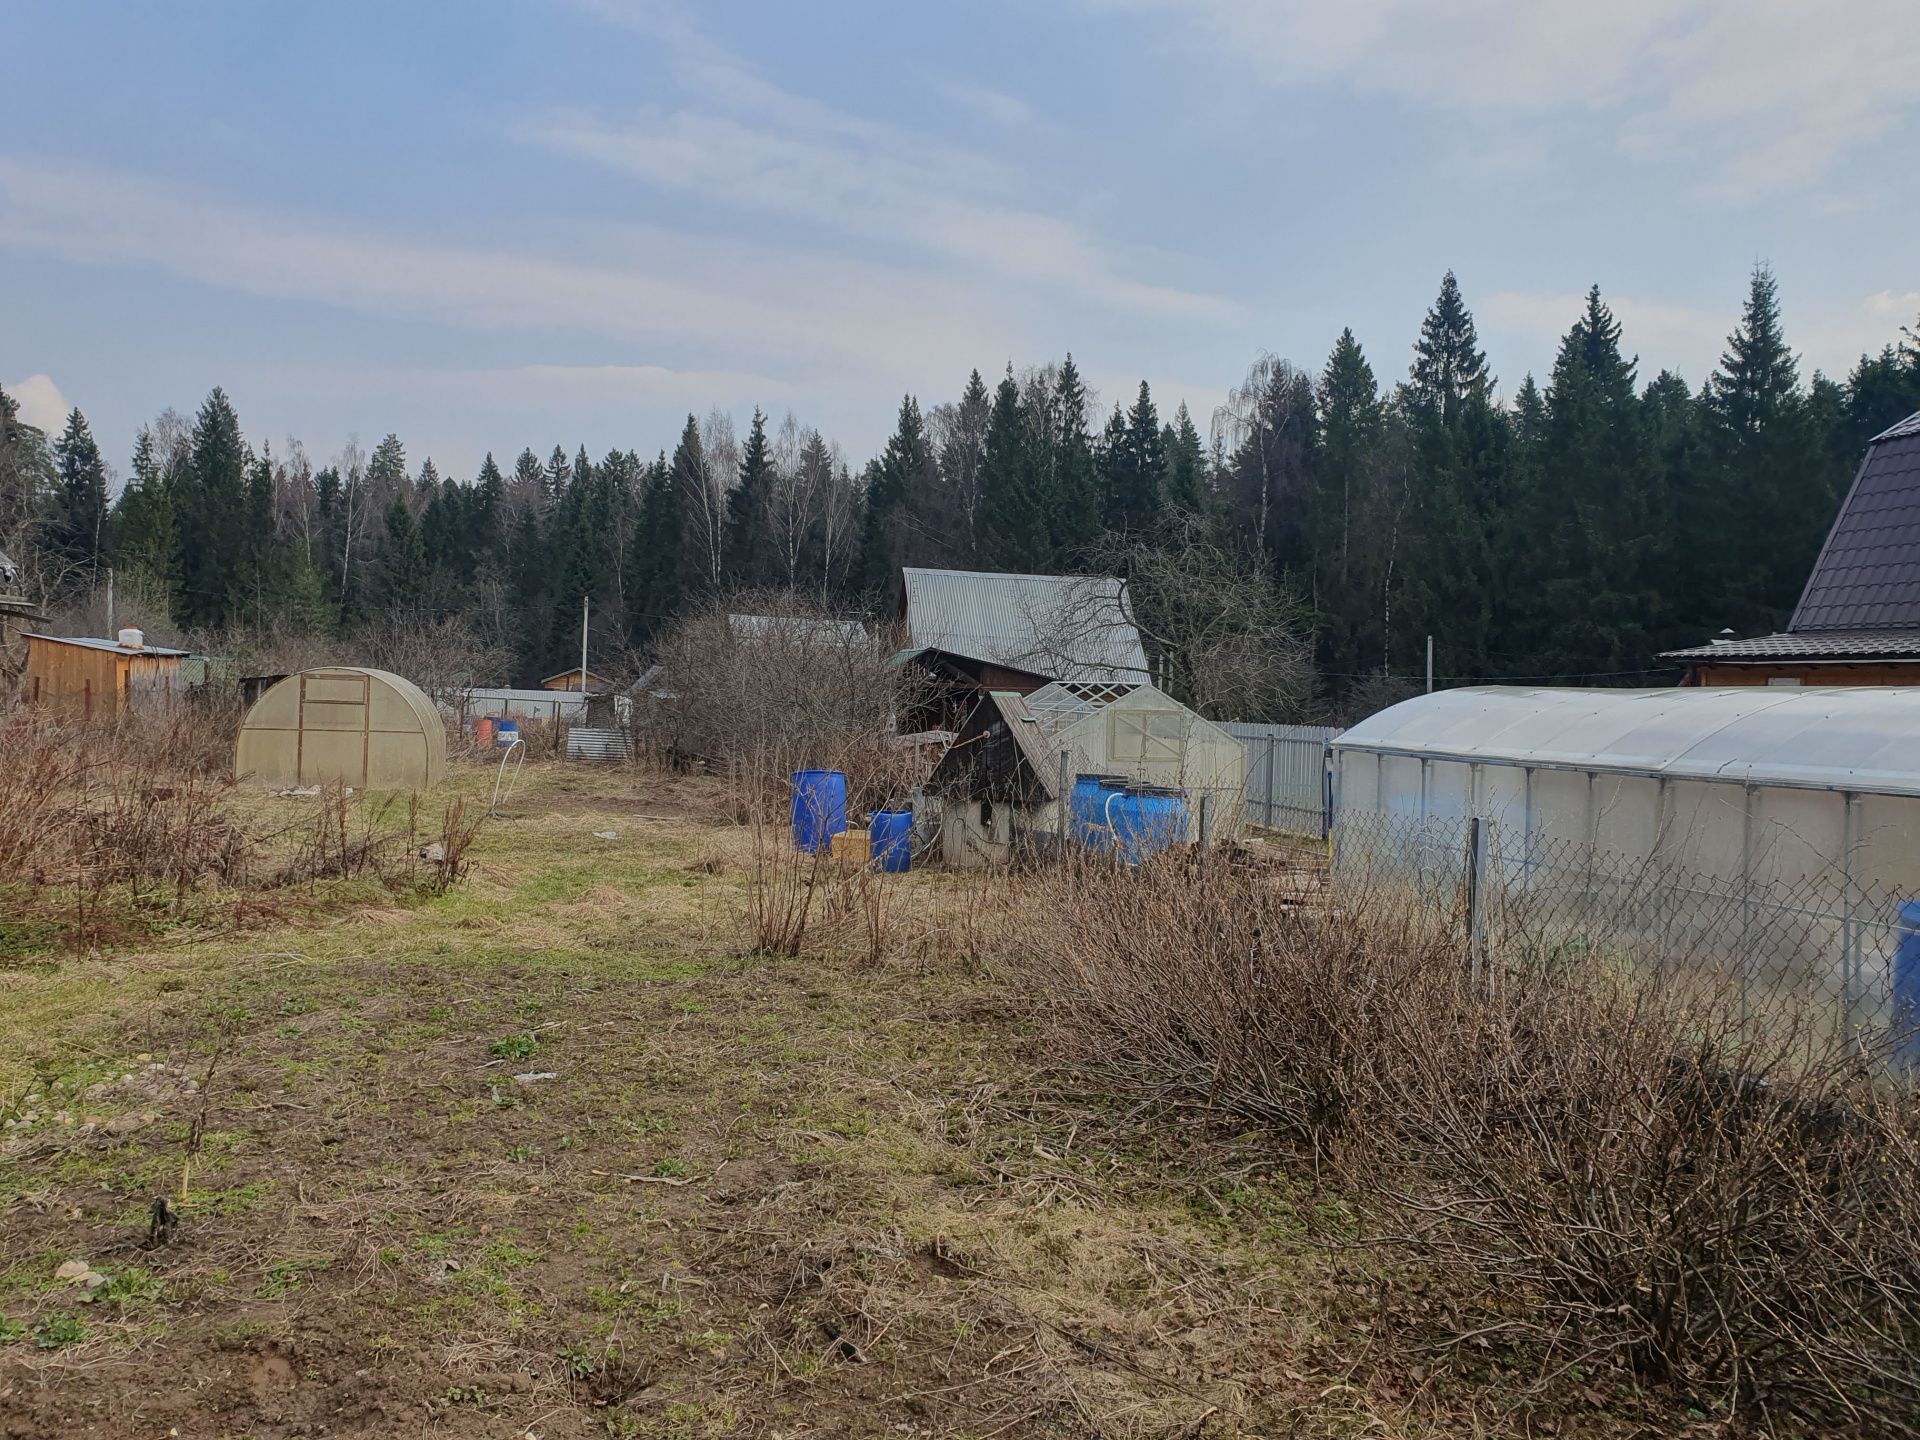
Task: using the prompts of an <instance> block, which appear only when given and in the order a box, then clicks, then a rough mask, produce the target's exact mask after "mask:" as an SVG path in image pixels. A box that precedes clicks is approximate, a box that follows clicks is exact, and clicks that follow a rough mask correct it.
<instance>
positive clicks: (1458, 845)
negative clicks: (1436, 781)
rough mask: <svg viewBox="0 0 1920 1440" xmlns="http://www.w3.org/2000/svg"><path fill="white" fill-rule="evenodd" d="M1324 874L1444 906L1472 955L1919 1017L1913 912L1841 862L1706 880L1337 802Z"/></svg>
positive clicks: (1606, 854)
mask: <svg viewBox="0 0 1920 1440" xmlns="http://www.w3.org/2000/svg"><path fill="white" fill-rule="evenodd" d="M1333 873H1334V882H1335V885H1336V886H1337V887H1362V888H1374V887H1388V888H1391V889H1394V890H1399V891H1402V892H1405V893H1408V894H1410V895H1412V896H1414V897H1416V898H1417V899H1419V900H1420V901H1421V903H1423V904H1428V905H1431V906H1433V907H1434V908H1435V909H1436V910H1438V911H1439V912H1441V913H1443V914H1446V915H1448V916H1449V917H1451V919H1452V920H1453V922H1454V923H1456V924H1458V925H1459V926H1460V927H1461V929H1462V933H1463V937H1464V938H1465V940H1466V941H1467V948H1468V952H1469V954H1470V955H1471V956H1473V957H1475V958H1476V960H1478V961H1479V962H1480V963H1484V964H1488V965H1492V966H1497V965H1500V964H1503V963H1509V962H1511V961H1514V960H1521V959H1524V960H1530V961H1538V960H1543V959H1544V960H1547V961H1564V962H1567V963H1586V964H1606V965H1612V966H1615V967H1617V968H1620V969H1622V970H1623V971H1624V970H1636V971H1641V972H1643V973H1644V972H1648V971H1651V972H1653V973H1658V974H1661V975H1662V976H1663V977H1665V978H1669V979H1685V978H1688V977H1692V976H1697V977H1699V978H1700V980H1701V981H1702V982H1703V983H1711V984H1718V985H1725V986H1726V987H1727V989H1728V990H1729V992H1730V993H1732V994H1734V995H1735V996H1737V1003H1738V1004H1739V1005H1740V1006H1741V1007H1742V1009H1743V1011H1749V1012H1750V1011H1754V1010H1758V1009H1760V1008H1763V1007H1765V1006H1767V1005H1769V1004H1770V1003H1772V1002H1775V1001H1788V1002H1810V1003H1811V1004H1812V1005H1814V1006H1815V1007H1817V1009H1818V1010H1819V1011H1820V1012H1822V1013H1823V1014H1825V1015H1827V1016H1829V1017H1831V1019H1832V1020H1833V1022H1834V1023H1836V1024H1840V1025H1843V1026H1845V1027H1846V1029H1847V1031H1848V1033H1854V1034H1861V1035H1863V1036H1870V1037H1871V1036H1887V1035H1891V1034H1895V1033H1896V1032H1897V1033H1901V1034H1904V1033H1906V1032H1909V1031H1911V1030H1912V1028H1913V1027H1914V1024H1915V1022H1916V1020H1920V934H1916V926H1920V907H1916V906H1915V905H1914V897H1913V896H1912V895H1909V894H1895V893H1892V892H1891V891H1890V890H1888V889H1886V888H1884V887H1881V886H1877V885H1873V884H1871V883H1866V882H1862V881H1859V880H1857V879H1850V878H1849V877H1848V876H1847V875H1845V874H1844V873H1843V872H1842V871H1840V870H1838V869H1835V870H1830V871H1822V872H1818V873H1814V874H1809V875H1802V876H1796V877H1794V878H1791V879H1786V880H1781V879H1771V880H1770V879H1766V878H1763V877H1754V876H1752V875H1747V876H1740V875H1736V876H1732V877H1726V876H1716V875H1710V874H1705V873H1701V872H1698V871H1693V870H1688V869H1685V868H1682V867H1678V866H1676V865H1673V864H1671V863H1668V862H1666V861H1665V860H1658V861H1656V860H1655V859H1653V858H1651V857H1649V856H1646V855H1629V854H1622V853H1617V852H1613V851H1609V850H1606V849H1604V848H1600V847H1597V846H1590V845H1583V844H1576V843H1573V842H1570V841H1567V840H1563V839H1557V838H1554V837H1549V836H1542V835H1540V834H1539V833H1537V832H1536V833H1534V834H1531V835H1529V834H1528V833H1527V832H1526V831H1525V830H1523V829H1522V828H1520V827H1517V826H1510V825H1502V824H1498V823H1495V822H1492V821H1486V820H1481V819H1478V818H1470V817H1468V818H1462V817H1446V818H1426V819H1421V818H1418V817H1412V816H1399V815H1392V814H1388V813H1385V812H1378V811H1359V812H1349V811H1345V810H1343V811H1342V812H1341V813H1340V815H1339V818H1338V822H1337V824H1336V825H1335V827H1334V832H1333ZM1903 917H1904V918H1903ZM1903 1048H1904V1049H1906V1050H1908V1051H1914V1050H1916V1049H1920V1047H1915V1046H1913V1045H1911V1044H1909V1045H1906V1046H1904V1047H1903ZM1909 1058H1910V1059H1920V1053H1915V1054H1912V1055H1910V1056H1909Z"/></svg>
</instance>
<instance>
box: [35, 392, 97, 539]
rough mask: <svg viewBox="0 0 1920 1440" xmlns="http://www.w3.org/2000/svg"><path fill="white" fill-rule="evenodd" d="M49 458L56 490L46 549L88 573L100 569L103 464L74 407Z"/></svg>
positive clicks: (89, 434) (91, 434)
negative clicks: (52, 465) (56, 480)
mask: <svg viewBox="0 0 1920 1440" xmlns="http://www.w3.org/2000/svg"><path fill="white" fill-rule="evenodd" d="M53 458H54V468H55V473H56V475H57V477H58V485H59V491H58V498H57V502H56V503H57V505H58V509H57V511H56V512H55V517H54V523H53V525H52V527H51V534H50V536H49V539H50V541H51V547H50V548H52V550H53V551H54V552H55V553H56V554H58V555H59V556H60V557H61V558H62V559H63V560H65V561H66V562H67V563H68V564H69V565H73V566H77V567H81V568H84V569H85V570H86V571H87V572H88V573H89V574H92V573H94V572H97V571H98V570H99V568H100V552H101V548H102V542H103V538H104V531H105V528H106V518H107V467H106V462H105V461H103V460H102V459H101V458H100V447H99V446H98V445H97V444H95V443H94V439H93V432H92V431H91V430H90V429H88V428H87V417H86V416H84V415H82V414H81V413H80V411H79V408H78V407H75V409H74V410H73V412H72V413H71V414H70V415H68V416H67V428H66V431H65V432H64V433H63V434H62V435H61V436H60V438H59V439H58V440H56V441H54V442H53Z"/></svg>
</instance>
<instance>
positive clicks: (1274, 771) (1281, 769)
mask: <svg viewBox="0 0 1920 1440" xmlns="http://www.w3.org/2000/svg"><path fill="white" fill-rule="evenodd" d="M1221 728H1222V729H1223V730H1225V731H1226V732H1227V733H1228V734H1229V735H1231V736H1233V737H1234V738H1235V739H1236V740H1238V741H1239V742H1240V743H1241V744H1242V745H1244V746H1246V748H1247V801H1246V817H1247V821H1248V823H1249V824H1253V825H1264V826H1266V827H1267V828H1268V829H1269V830H1286V831H1289V832H1291V833H1293V834H1295V835H1312V836H1315V837H1323V836H1325V835H1326V833H1327V827H1328V824H1329V822H1330V821H1331V819H1332V815H1331V813H1330V792H1329V788H1328V779H1327V746H1328V745H1329V744H1331V743H1332V741H1333V739H1334V737H1335V736H1337V735H1339V734H1340V731H1339V730H1338V729H1337V728H1335V727H1334V726H1331V725H1254V724H1246V723H1243V722H1241V721H1237V720H1236V721H1232V722H1230V723H1228V724H1225V725H1223V726H1221Z"/></svg>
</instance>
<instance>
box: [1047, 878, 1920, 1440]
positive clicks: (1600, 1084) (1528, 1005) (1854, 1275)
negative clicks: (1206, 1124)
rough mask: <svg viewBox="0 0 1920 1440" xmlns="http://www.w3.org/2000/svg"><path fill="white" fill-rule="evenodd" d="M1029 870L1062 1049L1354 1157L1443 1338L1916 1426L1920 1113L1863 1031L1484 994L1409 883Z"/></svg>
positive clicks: (1738, 1408) (1620, 985)
mask: <svg viewBox="0 0 1920 1440" xmlns="http://www.w3.org/2000/svg"><path fill="white" fill-rule="evenodd" d="M1033 884H1034V886H1035V891H1034V894H1033V896H1032V899H1033V902H1034V903H1033V905H1032V907H1031V912H1030V913H1031V915H1032V918H1033V924H1032V926H1031V928H1030V929H1029V930H1028V931H1027V932H1026V933H1025V935H1024V936H1023V944H1022V954H1021V957H1020V958H1021V961H1022V963H1023V964H1024V965H1026V966H1028V967H1030V968H1032V969H1033V970H1034V971H1035V972H1036V978H1037V980H1038V981H1039V984H1040V988H1041V990H1042V991H1043V993H1045V994H1046V995H1048V997H1049V998H1050V999H1051V1001H1052V1003H1053V1006H1054V1013H1055V1015H1056V1017H1057V1019H1058V1021H1059V1022H1060V1026H1059V1033H1060V1036H1061V1041H1062V1046H1061V1053H1062V1055H1063V1056H1064V1057H1065V1058H1068V1059H1069V1060H1071V1061H1072V1062H1073V1063H1075V1064H1076V1065H1077V1066H1078V1067H1079V1068H1081V1069H1082V1070H1085V1071H1088V1072H1090V1073H1094V1074H1097V1075H1098V1076H1100V1077H1101V1078H1102V1079H1103V1081H1104V1082H1105V1083H1106V1084H1108V1085H1109V1086H1114V1087H1118V1088H1119V1089H1121V1090H1123V1091H1125V1092H1128V1093H1131V1094H1134V1095H1137V1096H1139V1097H1140V1098H1142V1099H1144V1100H1147V1101H1150V1102H1157V1103H1162V1104H1165V1103H1174V1104H1181V1105H1185V1106H1189V1107H1192V1108H1195V1109H1198V1110H1203V1111H1212V1112H1215V1113H1222V1114H1227V1115H1231V1116H1235V1117H1238V1118H1239V1119H1241V1120H1242V1121H1252V1122H1254V1123H1256V1124H1257V1125H1259V1126H1261V1127H1262V1128H1263V1129H1265V1130H1267V1131H1268V1132H1269V1133H1271V1134H1274V1135H1276V1136H1279V1137H1282V1138H1283V1139H1285V1140H1286V1141H1287V1142H1288V1143H1289V1144H1290V1145H1291V1146H1293V1147H1295V1148H1296V1149H1298V1150H1299V1151H1300V1152H1302V1153H1303V1154H1304V1155H1307V1156H1310V1157H1312V1159H1313V1160H1314V1162H1315V1166H1316V1170H1323V1169H1324V1168H1325V1167H1328V1166H1330V1167H1332V1170H1333V1173H1335V1174H1337V1175H1339V1176H1340V1177H1341V1178H1342V1179H1343V1180H1344V1182H1345V1184H1346V1186H1347V1187H1348V1190H1349V1193H1351V1194H1352V1195H1354V1196H1355V1197H1357V1198H1358V1199H1359V1200H1360V1201H1361V1202H1362V1206H1363V1210H1364V1215H1363V1226H1364V1233H1365V1234H1367V1235H1369V1236H1370V1237H1371V1243H1372V1244H1373V1245H1374V1246H1375V1247H1376V1248H1384V1249H1387V1250H1398V1251H1402V1252H1404V1253H1407V1254H1410V1255H1413V1256H1417V1257H1419V1259H1420V1260H1421V1261H1422V1262H1423V1263H1424V1264H1425V1265H1426V1266H1427V1267H1428V1269H1429V1270H1430V1271H1434V1272H1437V1273H1438V1275H1439V1277H1440V1278H1442V1279H1443V1280H1444V1281H1445V1282H1446V1287H1447V1289H1448V1291H1449V1292H1450V1293H1451V1295H1452V1296H1453V1300H1452V1301H1451V1302H1450V1305H1451V1306H1452V1307H1453V1311H1454V1313H1456V1314H1457V1317H1458V1318H1457V1320H1456V1321H1455V1323H1453V1324H1451V1325H1447V1324H1444V1323H1442V1325H1441V1329H1442V1332H1443V1333H1442V1344H1443V1346H1452V1345H1466V1346H1469V1347H1484V1346H1486V1345H1488V1344H1490V1343H1493V1344H1499V1345H1504V1346H1507V1347H1509V1348H1511V1349H1513V1350H1515V1351H1516V1352H1518V1353H1522V1354H1525V1353H1532V1354H1534V1355H1536V1356H1537V1357H1539V1361H1538V1363H1539V1367H1540V1368H1539V1376H1540V1379H1541V1381H1542V1382H1543V1383H1544V1382H1545V1381H1547V1380H1550V1379H1555V1378H1559V1377H1562V1376H1564V1375H1566V1374H1568V1373H1569V1372H1570V1371H1571V1370H1572V1369H1574V1368H1577V1367H1592V1366H1594V1365H1596V1364H1598V1365H1601V1366H1609V1365H1612V1366H1618V1367H1620V1368H1621V1369H1622V1370H1624V1371H1627V1372H1630V1373H1632V1374H1634V1375H1636V1376H1638V1377H1639V1378H1640V1379H1642V1380H1644V1381H1648V1382H1652V1383H1656V1384H1663V1385H1668V1386H1671V1387H1673V1388H1675V1389H1677V1390H1679V1391H1680V1392H1682V1393H1683V1394H1686V1395H1688V1396H1690V1397H1693V1398H1694V1399H1695V1401H1696V1403H1697V1404H1702V1405H1705V1406H1707V1407H1709V1408H1714V1407H1717V1408H1719V1409H1721V1410H1723V1411H1726V1412H1729V1413H1734V1414H1739V1415H1745V1416H1748V1417H1751V1418H1754V1419H1759V1420H1762V1421H1765V1422H1767V1423H1770V1424H1771V1423H1777V1422H1778V1421H1780V1420H1783V1419H1791V1420H1793V1421H1795V1422H1796V1423H1801V1424H1806V1425H1811V1426H1815V1427H1818V1426H1821V1425H1832V1424H1845V1425H1848V1426H1853V1427H1859V1428H1863V1429H1865V1430H1866V1431H1869V1432H1871V1431H1874V1430H1876V1429H1878V1430H1882V1431H1885V1432H1887V1433H1909V1432H1908V1431H1907V1430H1906V1429H1904V1428H1903V1427H1904V1426H1906V1425H1907V1423H1908V1421H1909V1420H1910V1419H1911V1417H1912V1416H1913V1415H1915V1414H1917V1413H1920V1371H1916V1370H1915V1368H1914V1366H1913V1364H1912V1361H1911V1356H1912V1353H1913V1350H1914V1347H1915V1346H1916V1345H1917V1344H1920V1284H1916V1283H1915V1280H1914V1276H1915V1275H1916V1274H1917V1273H1920V1099H1917V1098H1916V1095H1915V1092H1914V1089H1913V1087H1912V1086H1911V1084H1909V1083H1906V1082H1899V1083H1895V1082H1890V1081H1887V1080H1885V1079H1884V1078H1882V1077H1881V1076H1879V1075H1878V1074H1876V1072H1875V1071H1874V1070H1873V1068H1872V1067H1871V1066H1870V1064H1869V1063H1868V1062H1869V1060H1870V1057H1868V1056H1866V1055H1863V1054H1862V1053H1861V1052H1860V1050H1859V1049H1858V1048H1857V1047H1856V1046H1854V1045H1850V1044H1848V1043H1846V1042H1845V1041H1844V1040H1841V1039H1837V1038H1835V1037H1833V1036H1832V1035H1831V1033H1830V1032H1828V1031H1822V1030H1820V1029H1818V1028H1817V1027H1813V1026H1807V1025H1801V1024H1796V1023H1794V1021H1793V1020H1792V1018H1791V1017H1784V1016H1782V1017H1775V1018H1774V1019H1773V1021H1772V1022H1771V1023H1770V1024H1769V1025H1768V1026H1766V1027H1764V1028H1760V1027H1746V1028H1743V1027H1742V1025H1740V1024H1739V1023H1737V1017H1738V1015H1739V1008H1738V1005H1737V997H1734V996H1730V995H1721V994H1718V993H1716V992H1713V991H1711V990H1703V989H1701V988H1700V987H1698V986H1695V987H1693V988H1690V989H1687V990H1685V991H1682V990H1680V989H1677V988H1674V987H1663V986H1661V985H1658V984H1650V983H1647V982H1645V981H1643V980H1641V979H1638V978H1636V977H1634V976H1632V975H1630V974H1628V973H1626V972H1624V971H1622V970H1618V969H1612V970H1610V969H1606V968H1604V967H1603V966H1602V964H1601V963H1600V962H1598V961H1596V962H1594V963H1593V964H1591V965H1589V966H1586V967H1577V966H1570V965H1566V964H1557V965H1554V966H1552V967H1550V968H1545V967H1537V966H1529V965H1525V964H1518V963H1515V964H1510V965H1508V966H1507V967H1506V968H1505V969H1504V970H1501V971H1499V972H1498V981H1497V983H1494V984H1490V985H1489V984H1471V983H1469V982H1468V980H1467V978H1466V967H1465V963H1464V962H1465V954H1464V948H1463V945H1462V943H1461V940H1460V937H1459V935H1458V932H1457V930H1456V929H1455V928H1454V927H1453V926H1452V925H1450V924H1449V923H1448V917H1445V916H1439V915H1435V914H1434V913H1432V912H1431V911H1428V910H1422V909H1420V908H1418V907H1416V906H1414V905H1411V904H1408V903H1402V902H1401V901H1400V900H1399V899H1398V897H1396V896H1394V895H1392V894H1390V893H1384V892H1382V893H1352V892H1343V893H1341V894H1340V895H1339V896H1338V897H1337V901H1336V903H1335V904H1334V905H1332V906H1328V905H1325V904H1320V903H1307V902H1306V901H1305V900H1304V898H1303V897H1302V896H1300V895H1296V894H1292V893H1289V892H1288V891H1286V890H1285V889H1284V888H1279V887H1276V886H1275V885H1274V884H1273V883H1272V882H1271V881H1270V880H1267V879H1265V878H1263V877H1261V876H1259V875H1257V874H1235V873H1231V872H1229V873H1223V874H1216V875H1214V876H1209V877H1202V876H1197V875H1195V874H1193V873H1192V872H1190V871H1187V870H1185V869H1183V868H1181V867H1178V866H1176V865H1173V864H1170V863H1167V864H1158V865H1152V866H1143V867H1141V869H1140V870H1138V871H1136V872H1131V873H1120V874H1115V873H1113V872H1110V871H1093V870H1088V871H1076V870H1071V869H1070V870H1067V871H1064V872H1053V873H1051V874H1049V875H1045V876H1041V877H1038V878H1036V879H1035V880H1034V881H1033ZM1446 1308H1447V1307H1442V1309H1443V1311H1444V1310H1445V1309H1446ZM1428 1323H1429V1324H1431V1323H1432V1321H1431V1319H1429V1321H1428ZM1903 1416H1904V1417H1907V1419H1900V1418H1898V1417H1903Z"/></svg>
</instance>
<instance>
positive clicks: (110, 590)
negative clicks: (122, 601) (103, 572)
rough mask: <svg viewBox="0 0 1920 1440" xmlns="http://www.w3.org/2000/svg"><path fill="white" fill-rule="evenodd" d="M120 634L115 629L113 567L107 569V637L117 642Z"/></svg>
mask: <svg viewBox="0 0 1920 1440" xmlns="http://www.w3.org/2000/svg"><path fill="white" fill-rule="evenodd" d="M119 634H120V632H119V631H117V630H115V629H114V627H113V567H112V566H111V565H109V566H108V567H107V635H106V638H107V639H109V640H117V639H118V638H119Z"/></svg>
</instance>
